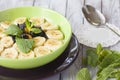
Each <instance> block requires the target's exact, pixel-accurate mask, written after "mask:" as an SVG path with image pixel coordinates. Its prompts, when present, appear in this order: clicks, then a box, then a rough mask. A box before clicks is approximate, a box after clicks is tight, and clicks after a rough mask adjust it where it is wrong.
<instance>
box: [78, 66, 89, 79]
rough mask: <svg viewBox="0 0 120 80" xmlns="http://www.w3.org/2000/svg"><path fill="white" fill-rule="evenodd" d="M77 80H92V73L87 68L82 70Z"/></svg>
mask: <svg viewBox="0 0 120 80" xmlns="http://www.w3.org/2000/svg"><path fill="white" fill-rule="evenodd" d="M76 80H91V78H90V73H89V71H88V69H87V68H82V69H81V70H80V71H79V72H78V73H77V75H76Z"/></svg>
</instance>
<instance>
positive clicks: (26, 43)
mask: <svg viewBox="0 0 120 80" xmlns="http://www.w3.org/2000/svg"><path fill="white" fill-rule="evenodd" d="M71 34H72V31H71V26H70V24H69V22H68V21H67V20H66V18H65V17H63V16H62V15H60V14H59V13H57V12H55V11H52V10H49V9H46V8H41V7H18V8H12V9H8V10H3V11H0V66H3V67H7V68H12V69H29V68H35V67H39V66H42V65H45V64H47V63H50V62H51V61H53V60H55V59H56V58H57V57H59V56H60V55H61V54H62V52H63V51H64V50H65V49H66V47H67V46H68V43H69V41H70V39H71Z"/></svg>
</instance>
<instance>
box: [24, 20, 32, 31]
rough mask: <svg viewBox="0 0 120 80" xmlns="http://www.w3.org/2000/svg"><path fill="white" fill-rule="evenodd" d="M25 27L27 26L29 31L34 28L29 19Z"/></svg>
mask: <svg viewBox="0 0 120 80" xmlns="http://www.w3.org/2000/svg"><path fill="white" fill-rule="evenodd" d="M25 25H26V27H27V29H28V30H30V29H31V28H32V26H31V23H30V21H29V19H28V18H26V20H25Z"/></svg>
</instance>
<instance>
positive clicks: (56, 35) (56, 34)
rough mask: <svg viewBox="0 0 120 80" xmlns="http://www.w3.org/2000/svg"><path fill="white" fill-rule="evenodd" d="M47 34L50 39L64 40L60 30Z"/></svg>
mask: <svg viewBox="0 0 120 80" xmlns="http://www.w3.org/2000/svg"><path fill="white" fill-rule="evenodd" d="M46 34H47V36H48V38H52V39H58V40H62V39H63V33H62V32H61V31H60V30H48V31H47V32H46Z"/></svg>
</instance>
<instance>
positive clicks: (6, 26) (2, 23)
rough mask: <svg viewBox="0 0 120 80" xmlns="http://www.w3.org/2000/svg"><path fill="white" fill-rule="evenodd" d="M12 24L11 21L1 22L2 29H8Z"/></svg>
mask: <svg viewBox="0 0 120 80" xmlns="http://www.w3.org/2000/svg"><path fill="white" fill-rule="evenodd" d="M10 24H11V22H9V21H4V22H1V23H0V27H2V28H3V29H7V28H8V27H9V25H10Z"/></svg>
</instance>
